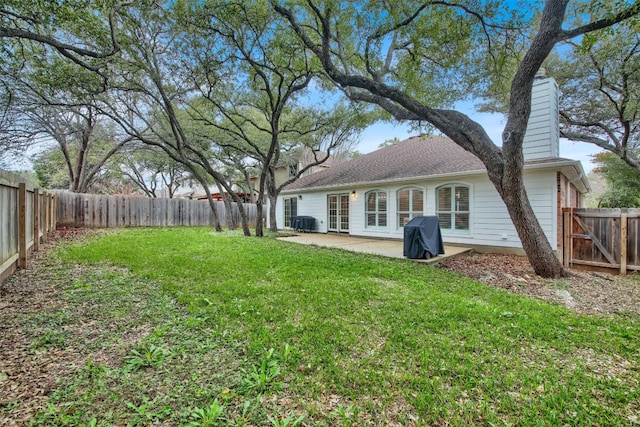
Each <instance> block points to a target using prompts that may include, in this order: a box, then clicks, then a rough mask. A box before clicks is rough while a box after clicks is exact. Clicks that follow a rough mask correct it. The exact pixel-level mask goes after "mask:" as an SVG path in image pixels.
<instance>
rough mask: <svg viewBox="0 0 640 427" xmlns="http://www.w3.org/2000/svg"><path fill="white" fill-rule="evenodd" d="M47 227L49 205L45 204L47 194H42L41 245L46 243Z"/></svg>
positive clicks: (47, 237)
mask: <svg viewBox="0 0 640 427" xmlns="http://www.w3.org/2000/svg"><path fill="white" fill-rule="evenodd" d="M48 226H49V204H48V202H47V193H42V243H47V240H49V236H48V234H47V227H48Z"/></svg>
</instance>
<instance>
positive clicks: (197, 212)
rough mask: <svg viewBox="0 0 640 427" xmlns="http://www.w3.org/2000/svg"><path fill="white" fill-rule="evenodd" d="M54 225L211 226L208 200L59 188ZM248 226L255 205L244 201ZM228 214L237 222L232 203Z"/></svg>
mask: <svg viewBox="0 0 640 427" xmlns="http://www.w3.org/2000/svg"><path fill="white" fill-rule="evenodd" d="M57 197H58V226H60V227H83V228H111V227H173V226H213V225H214V221H213V214H212V212H211V207H210V206H209V202H208V201H206V200H205V201H202V200H189V199H159V198H158V199H155V198H149V197H138V196H100V195H95V194H78V193H69V192H59V193H57ZM215 203H216V208H217V210H218V217H219V219H220V223H221V224H222V225H225V224H226V212H225V208H224V203H223V202H215ZM243 207H244V210H245V213H246V214H247V217H248V218H249V226H250V227H255V224H256V205H255V204H250V203H245V204H244V205H243ZM232 211H233V212H232V214H233V215H234V217H235V219H236V222H237V223H238V224H240V213H239V211H238V207H237V206H236V204H235V203H232Z"/></svg>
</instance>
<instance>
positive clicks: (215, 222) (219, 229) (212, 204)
mask: <svg viewBox="0 0 640 427" xmlns="http://www.w3.org/2000/svg"><path fill="white" fill-rule="evenodd" d="M191 173H192V174H193V176H194V177H195V178H196V179H197V180H198V182H199V183H200V185H202V188H204V192H205V194H206V195H207V201H209V207H210V208H211V213H212V214H213V226H214V228H215V229H216V231H217V232H218V233H221V232H222V227H221V226H220V218H219V217H218V208H217V206H216V202H215V200H213V197H212V196H211V191H209V186H208V185H207V183H206V182H205V181H204V179H202V177H201V176H200V174H198V173H197V172H196V171H195V170H194V169H192V170H191Z"/></svg>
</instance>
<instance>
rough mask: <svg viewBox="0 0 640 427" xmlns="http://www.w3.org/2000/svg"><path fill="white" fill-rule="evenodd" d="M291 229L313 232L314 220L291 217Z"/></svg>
mask: <svg viewBox="0 0 640 427" xmlns="http://www.w3.org/2000/svg"><path fill="white" fill-rule="evenodd" d="M291 228H293V229H294V230H296V231H309V232H311V231H313V230H315V229H316V219H315V218H314V217H312V216H302V215H301V216H292V217H291Z"/></svg>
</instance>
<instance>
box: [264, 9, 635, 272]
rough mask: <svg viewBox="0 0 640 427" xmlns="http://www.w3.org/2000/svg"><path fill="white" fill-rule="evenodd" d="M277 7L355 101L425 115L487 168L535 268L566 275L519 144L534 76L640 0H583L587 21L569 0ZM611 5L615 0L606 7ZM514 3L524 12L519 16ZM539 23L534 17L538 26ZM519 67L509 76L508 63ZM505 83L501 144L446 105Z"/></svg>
mask: <svg viewBox="0 0 640 427" xmlns="http://www.w3.org/2000/svg"><path fill="white" fill-rule="evenodd" d="M271 3H272V5H273V7H274V9H275V10H276V11H277V12H278V13H279V14H280V15H281V16H282V17H283V18H284V19H285V20H286V22H288V24H289V25H290V27H291V30H292V31H293V32H294V33H295V34H296V35H297V36H298V37H299V38H300V39H301V40H302V41H303V42H304V43H305V45H306V47H307V48H308V49H309V50H310V51H311V52H313V54H314V55H315V56H316V57H317V58H318V59H319V60H320V62H321V64H322V67H323V69H324V70H325V72H326V74H327V76H328V77H329V78H330V79H331V80H333V81H334V82H335V84H337V85H339V86H340V87H342V88H343V89H344V90H345V91H346V92H347V93H348V94H349V95H350V96H351V98H352V99H357V100H361V101H366V102H370V103H374V104H377V105H379V106H380V107H382V108H384V109H385V110H386V111H388V112H389V113H391V114H392V115H393V116H394V117H395V118H397V119H399V120H412V121H423V122H427V123H429V124H431V125H432V126H434V127H435V128H436V129H438V130H439V131H441V132H442V133H444V134H445V135H447V136H448V137H450V138H451V139H452V140H453V141H454V142H456V143H457V144H458V145H460V146H461V147H463V148H464V149H465V150H467V151H469V152H471V153H473V154H474V155H476V156H477V157H478V158H479V159H480V160H481V161H482V162H483V163H484V165H485V167H486V169H487V173H488V176H489V179H490V180H491V182H492V183H493V185H494V186H495V188H496V190H497V192H498V194H499V195H500V197H501V198H502V200H503V201H504V203H505V205H506V208H507V210H508V212H509V215H510V217H511V220H512V221H513V224H514V226H515V228H516V230H517V232H518V236H519V237H520V240H521V242H522V245H523V248H524V250H525V252H526V253H527V256H528V258H529V261H530V263H531V265H532V266H533V268H534V270H535V272H536V273H537V274H539V275H541V276H543V277H559V276H563V275H564V274H565V272H564V269H563V268H562V265H561V263H560V262H559V260H558V259H557V258H556V256H555V254H554V252H553V249H552V247H551V245H550V244H549V241H548V240H547V238H546V236H545V235H544V232H543V231H542V228H541V226H540V223H539V222H538V220H537V218H536V216H535V214H534V211H533V209H532V207H531V204H530V202H529V199H528V197H527V192H526V189H525V185H524V179H523V167H524V158H523V151H522V143H523V138H524V134H525V130H526V127H527V122H528V118H529V114H530V111H531V89H532V85H533V80H534V77H535V75H536V73H537V71H538V69H539V68H540V66H541V65H542V63H543V62H544V60H545V59H546V58H547V56H548V55H549V53H550V52H551V50H552V49H553V48H554V46H555V45H556V44H557V43H559V42H561V41H565V40H570V39H574V38H576V37H579V36H582V35H584V34H588V33H590V32H592V31H595V30H598V29H602V28H606V27H610V26H612V25H615V24H616V23H618V22H621V21H623V20H625V19H627V18H629V17H632V16H635V15H637V14H638V11H639V7H640V2H638V1H636V2H634V3H625V2H622V3H619V4H616V5H615V6H617V10H614V11H613V12H612V11H611V9H610V8H608V7H605V6H607V5H602V4H600V3H593V4H592V5H591V6H589V7H587V6H588V5H584V6H585V7H584V8H583V9H581V17H585V16H589V14H592V16H593V18H592V19H590V20H589V22H588V23H586V24H581V23H579V22H578V21H577V20H572V19H569V18H568V17H567V16H568V15H567V8H568V7H569V0H548V1H546V2H545V3H544V7H543V8H542V10H541V11H540V14H539V16H536V19H535V20H533V19H532V17H531V16H527V15H526V14H527V13H529V14H531V13H530V12H531V11H532V10H533V11H535V10H536V8H537V5H538V3H537V2H536V3H531V4H530V5H529V7H530V8H529V9H526V8H525V9H523V8H522V7H523V5H521V4H518V5H514V6H510V5H509V4H507V3H505V2H503V3H500V4H497V3H494V2H473V1H441V0H436V1H428V2H423V1H386V2H379V1H367V2H358V3H357V4H354V3H345V2H339V1H314V0H306V1H282V2H280V1H276V0H271ZM609 6H613V5H609ZM518 10H525V14H524V15H522V16H519V14H518ZM534 22H537V24H534ZM513 64H515V68H516V71H515V74H513V75H511V74H510V73H509V72H508V70H510V69H511V66H512V65H513ZM500 83H502V84H507V85H508V87H509V101H508V118H507V123H506V125H505V128H504V131H503V134H502V146H501V147H499V146H497V145H496V144H494V143H493V142H492V141H491V139H490V138H489V136H488V135H487V133H486V131H485V130H484V129H483V128H482V126H481V125H480V124H479V123H477V122H475V121H473V120H472V119H471V118H469V117H468V116H467V115H465V114H463V113H461V112H459V111H456V110H455V109H451V108H450V105H452V103H453V102H454V101H457V100H460V99H464V96H465V94H466V93H468V92H477V91H479V88H480V89H482V88H483V87H486V88H489V87H490V86H491V85H492V84H493V85H499V84H500Z"/></svg>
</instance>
